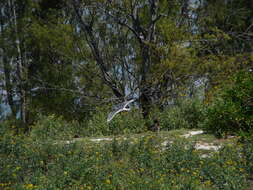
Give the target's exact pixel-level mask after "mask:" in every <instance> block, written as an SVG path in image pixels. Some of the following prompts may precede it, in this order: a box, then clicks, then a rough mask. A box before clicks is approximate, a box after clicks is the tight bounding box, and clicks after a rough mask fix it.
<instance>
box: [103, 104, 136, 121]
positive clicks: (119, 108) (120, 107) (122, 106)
mask: <svg viewBox="0 0 253 190" xmlns="http://www.w3.org/2000/svg"><path fill="white" fill-rule="evenodd" d="M134 101H135V99H131V100H129V101H125V102H123V103H120V104H117V105H115V106H113V111H112V112H110V113H109V115H108V117H107V122H109V121H111V120H112V119H113V117H114V116H115V115H116V114H117V113H119V112H122V111H129V110H130V108H126V107H127V106H128V105H129V104H130V103H132V102H134Z"/></svg>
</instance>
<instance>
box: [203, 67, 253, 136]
mask: <svg viewBox="0 0 253 190" xmlns="http://www.w3.org/2000/svg"><path fill="white" fill-rule="evenodd" d="M205 117H206V120H205V122H204V126H205V128H206V129H207V130H208V131H210V132H212V133H214V134H216V135H217V136H224V135H228V134H239V135H240V134H243V133H245V132H246V133H249V132H251V131H252V130H253V73H252V72H239V73H237V74H236V75H235V77H234V78H233V83H232V85H230V86H228V87H225V88H224V89H223V90H222V91H221V92H220V94H219V95H218V96H217V97H216V99H215V100H214V103H213V105H211V106H210V107H209V108H208V109H207V112H206V115H205Z"/></svg>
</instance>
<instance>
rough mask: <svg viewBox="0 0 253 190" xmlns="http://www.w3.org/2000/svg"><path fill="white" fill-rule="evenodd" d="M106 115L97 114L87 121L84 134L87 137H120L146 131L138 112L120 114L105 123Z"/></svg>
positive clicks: (103, 112) (105, 113) (102, 112)
mask: <svg viewBox="0 0 253 190" xmlns="http://www.w3.org/2000/svg"><path fill="white" fill-rule="evenodd" d="M107 115H108V113H107V112H105V111H101V112H97V113H96V114H94V115H93V117H92V118H91V119H90V120H89V122H88V125H87V126H86V127H85V131H86V132H85V133H86V134H89V135H92V136H94V135H122V134H130V133H140V132H143V131H145V130H146V127H145V122H144V120H143V119H142V116H141V114H140V113H139V112H138V110H131V111H130V112H121V113H119V114H117V115H116V116H115V117H114V118H113V120H111V121H110V122H109V123H108V122H107Z"/></svg>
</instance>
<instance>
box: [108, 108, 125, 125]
mask: <svg viewBox="0 0 253 190" xmlns="http://www.w3.org/2000/svg"><path fill="white" fill-rule="evenodd" d="M121 111H123V110H117V111H113V112H110V113H109V115H108V117H107V122H110V121H111V120H112V119H113V118H114V116H115V115H116V114H117V113H119V112H121Z"/></svg>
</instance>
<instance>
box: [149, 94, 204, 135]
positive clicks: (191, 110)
mask: <svg viewBox="0 0 253 190" xmlns="http://www.w3.org/2000/svg"><path fill="white" fill-rule="evenodd" d="M203 110H204V108H203V104H202V102H201V100H198V99H194V98H185V99H181V100H180V101H178V103H177V104H176V105H173V106H171V107H169V108H166V109H165V110H164V111H163V112H159V111H157V112H155V114H153V115H158V117H159V119H160V121H161V127H162V129H165V130H171V129H179V128H198V127H199V123H200V122H201V121H202V120H203V113H204V112H203Z"/></svg>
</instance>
